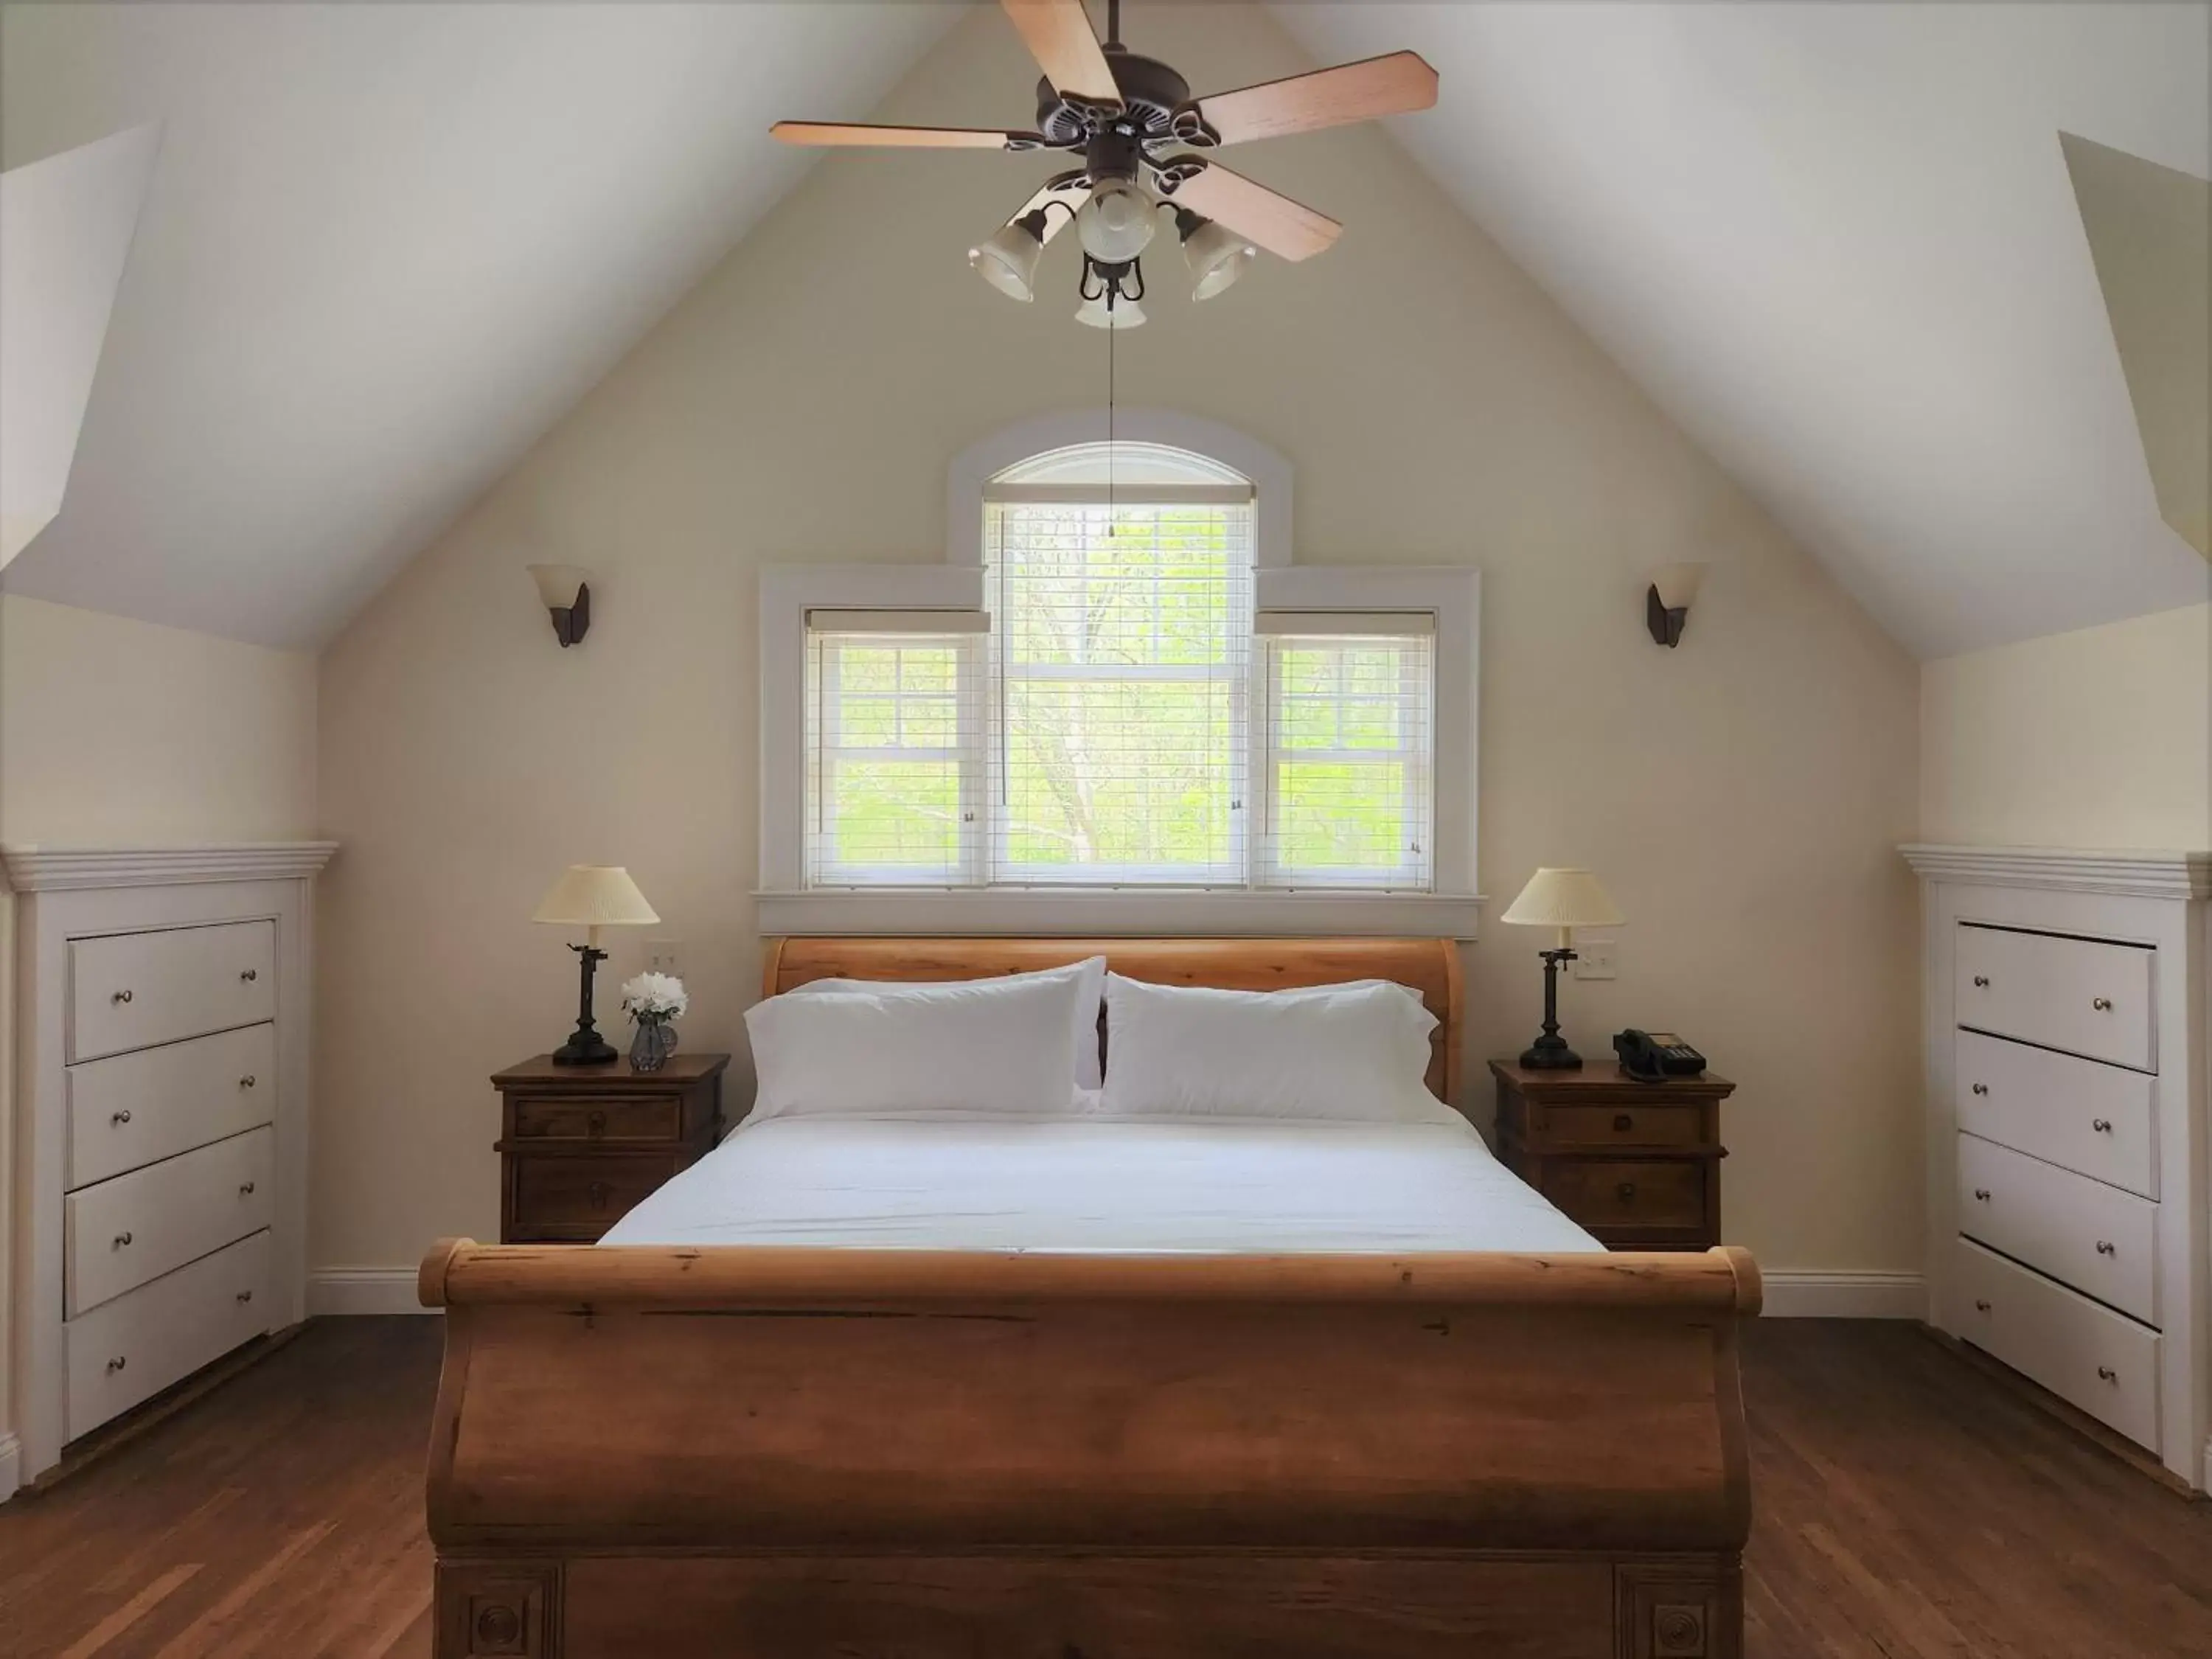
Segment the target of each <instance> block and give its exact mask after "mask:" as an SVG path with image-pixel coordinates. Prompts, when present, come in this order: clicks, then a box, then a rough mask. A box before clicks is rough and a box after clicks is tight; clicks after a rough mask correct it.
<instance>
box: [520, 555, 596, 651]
mask: <svg viewBox="0 0 2212 1659" xmlns="http://www.w3.org/2000/svg"><path fill="white" fill-rule="evenodd" d="M526 568H527V569H528V570H529V572H530V574H531V577H532V580H534V581H536V582H537V584H538V598H539V599H541V600H543V601H544V605H545V608H546V609H547V610H548V611H551V612H552V613H553V637H554V638H556V639H557V640H559V641H561V648H562V650H564V651H565V650H567V649H568V647H570V646H572V645H574V644H575V642H576V641H578V640H580V639H582V638H583V637H584V635H585V634H586V632H587V631H589V629H590V628H591V626H592V589H591V586H590V584H589V583H587V582H586V580H584V578H585V577H586V575H587V574H589V573H588V572H586V570H585V569H584V568H583V567H582V566H581V565H574V564H533V565H529V566H526Z"/></svg>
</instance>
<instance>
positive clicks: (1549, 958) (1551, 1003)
mask: <svg viewBox="0 0 2212 1659" xmlns="http://www.w3.org/2000/svg"><path fill="white" fill-rule="evenodd" d="M1538 954H1539V955H1540V956H1541V957H1543V958H1544V1034H1543V1035H1542V1036H1540V1037H1538V1038H1537V1039H1536V1040H1535V1041H1534V1042H1532V1043H1530V1044H1529V1045H1528V1048H1525V1049H1523V1050H1522V1054H1521V1064H1522V1066H1526V1067H1527V1068H1528V1070H1529V1071H1532V1072H1579V1071H1581V1070H1582V1068H1583V1057H1582V1056H1581V1055H1580V1054H1577V1053H1576V1052H1575V1051H1574V1050H1573V1049H1571V1048H1569V1047H1567V1040H1566V1038H1565V1037H1563V1036H1560V1035H1559V964H1560V963H1563V962H1572V961H1574V960H1575V953H1574V952H1573V951H1570V950H1568V949H1566V948H1565V946H1562V947H1561V948H1559V950H1556V951H1539V952H1538Z"/></svg>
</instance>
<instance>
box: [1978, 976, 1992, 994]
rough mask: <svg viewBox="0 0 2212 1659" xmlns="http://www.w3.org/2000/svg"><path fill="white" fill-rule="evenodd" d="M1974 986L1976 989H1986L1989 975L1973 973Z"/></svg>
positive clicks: (1988, 983) (1988, 984)
mask: <svg viewBox="0 0 2212 1659" xmlns="http://www.w3.org/2000/svg"><path fill="white" fill-rule="evenodd" d="M1974 988H1975V989H1976V990H1978V991H1986V990H1988V989H1989V988H1990V976H1989V975H1987V974H1976V975H1974Z"/></svg>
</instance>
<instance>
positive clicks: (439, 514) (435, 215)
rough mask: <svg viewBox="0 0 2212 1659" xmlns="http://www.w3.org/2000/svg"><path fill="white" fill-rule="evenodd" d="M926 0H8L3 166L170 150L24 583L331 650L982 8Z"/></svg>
mask: <svg viewBox="0 0 2212 1659" xmlns="http://www.w3.org/2000/svg"><path fill="white" fill-rule="evenodd" d="M957 11H958V8H957V6H943V5H925V4H916V3H905V0H901V3H890V4H883V5H863V4H859V3H839V4H836V5H823V4H819V3H812V4H809V3H795V4H783V5H777V4H765V3H746V4H706V5H690V6H680V5H679V6H626V5H604V6H601V5H550V4H549V5H531V6H525V5H485V6H471V5H352V6H344V5H317V6H285V5H236V6H196V5H137V4H125V5H111V6H91V5H67V6H49V5H42V6H14V5H11V6H9V7H7V8H6V9H5V10H4V12H0V165H4V166H6V167H18V166H21V165H22V164H24V163H26V162H29V161H38V160H41V159H43V158H44V157H46V156H48V155H53V154H54V153H56V152H58V151H60V150H64V149H70V148H71V147H73V146H76V145H78V144H82V143H88V142H89V141H91V140H93V139H96V138H100V137H105V136H106V135H107V134H109V133H112V132H115V131H119V130H121V129H123V128H125V127H131V126H135V125H138V124H140V123H142V122H149V121H161V122H163V123H165V124H166V128H165V134H166V136H165V141H164V144H163V148H162V153H161V158H160V160H159V161H158V162H157V164H156V167H155V176H154V181H153V185H152V188H151V191H150V192H149V197H148V199H147V204H146V208H145V212H144V215H143V217H142V219H141V221H140V223H139V227H138V233H137V241H136V243H135V245H134V246H133V249H132V253H131V263H130V265H129V267H128V269H127V270H126V271H125V276H124V279H123V284H122V289H121V291H120V293H119V294H118V296H117V299H116V304H115V310H114V315H113V319H112V323H111V325H110V328H109V331H108V336H107V341H106V349H105V350H104V353H103V355H102V358H101V364H100V374H99V377H98V380H97V381H96V382H95V385H94V391H93V396H92V402H91V406H90V409H89V410H88V413H87V416H86V419H85V424H84V432H83V437H82V442H81V445H80V447H79V449H78V453H77V457H76V465H75V468H74V470H73V471H72V473H71V475H70V488H69V493H68V496H67V500H66V503H65V505H64V508H63V512H62V514H61V517H60V518H59V519H58V520H57V521H56V522H55V523H53V524H52V525H50V526H48V527H47V528H46V531H45V532H43V533H41V534H40V536H39V538H37V539H36V540H35V541H33V543H32V544H30V546H29V547H28V548H27V549H26V550H24V551H23V553H22V554H21V556H19V557H18V558H17V559H16V560H15V563H14V564H12V565H11V566H9V568H8V570H7V572H6V577H5V586H6V587H7V588H8V590H9V591H10V592H26V593H31V594H34V595H36V596H38V597H40V598H44V599H56V600H59V601H62V602H64V603H70V604H77V605H87V606H89V607H94V608H97V609H100V610H104V611H121V612H124V613H126V614H130V615H134V616H139V617H146V618H148V619H149V620H153V621H158V622H164V623H173V624H175V625H177V626H180V627H185V628H196V629H204V630H206V631H209V632H213V633H218V634H224V635H231V636H233V637H235V638H241V639H248V640H254V641H260V642H263V643H265V644H271V645H286V646H303V645H313V644H315V643H318V642H319V641H322V640H324V639H326V638H328V637H329V636H330V635H331V634H332V633H333V632H335V631H336V630H337V629H338V628H339V627H340V626H342V625H343V623H344V622H345V620H346V619H347V617H349V616H350V615H351V614H352V613H353V611H354V610H355V609H356V607H357V606H358V605H360V604H361V603H362V600H364V599H366V598H367V597H368V595H369V594H371V593H373V592H374V591H375V590H376V589H377V587H379V586H380V585H381V584H382V583H383V582H384V581H385V580H386V579H387V578H389V577H390V576H391V574H392V573H393V571H395V570H396V569H398V568H399V566H400V565H402V564H404V562H406V560H407V559H408V558H409V557H410V556H412V555H413V554H415V553H416V552H417V551H419V550H421V548H422V545H423V544H425V542H427V541H428V539H429V538H431V537H432V536H433V535H435V533H436V532H437V531H438V529H439V528H440V527H441V526H443V525H444V524H445V523H446V522H447V520H450V519H451V518H452V517H453V514H455V513H457V512H458V511H459V509H460V508H461V507H464V506H465V504H466V503H467V502H468V501H470V500H471V499H472V498H473V497H474V496H475V495H477V494H478V493H479V492H480V491H481V490H483V489H484V488H485V487H486V486H487V485H488V484H489V483H490V482H491V481H492V480H493V479H494V478H495V477H498V476H499V474H500V473H501V471H503V470H504V469H505V468H506V467H507V466H508V465H511V464H512V463H513V460H514V459H516V458H518V457H519V456H520V454H521V453H523V452H524V451H525V450H526V448H527V447H529V445H530V443H531V442H532V441H533V440H534V439H535V438H536V437H537V436H538V435H539V434H540V433H542V432H543V431H544V429H545V428H547V427H548V426H550V424H551V423H552V422H554V421H555V420H556V419H557V418H558V417H559V416H561V415H562V413H563V412H565V411H566V410H568V408H570V407H571V406H572V405H573V404H574V403H575V401H576V400H577V399H578V398H580V397H581V396H582V395H583V394H584V392H586V390H588V389H589V388H590V386H592V384H593V383H594V382H595V381H596V380H598V379H599V376H600V375H601V374H604V373H605V371H606V370H607V369H608V368H611V366H612V365H613V364H614V363H615V362H617V361H618V360H619V359H620V357H621V356H622V355H623V352H624V351H625V350H626V349H628V348H629V345H630V344H631V343H633V342H634V341H635V339H636V338H637V337H639V336H640V335H641V333H642V332H643V331H645V330H646V329H647V327H648V326H649V325H651V324H652V323H653V321H654V320H656V319H658V318H659V317H660V316H661V315H662V314H663V313H665V311H666V310H667V309H668V307H670V306H671V304H672V303H673V302H674V301H676V300H677V299H678V297H679V296H680V295H682V294H683V293H684V291H685V290H686V289H689V288H690V286H691V285H692V284H693V283H695V282H696V281H697V280H698V279H699V277H700V276H702V275H704V274H705V272H706V271H707V270H708V269H709V268H711V266H712V265H713V264H714V261H715V259H716V258H719V257H720V254H721V253H722V252H724V251H725V250H726V249H727V248H728V247H730V246H732V244H733V243H734V242H735V241H736V240H738V238H739V237H740V236H742V235H743V234H744V231H745V230H746V228H748V227H749V226H750V224H751V223H752V222H754V220H755V219H757V217H758V216H760V214H761V213H762V212H763V211H764V210H766V209H767V208H768V206H769V204H771V203H773V202H774V201H775V198H776V197H778V196H779V195H780V194H781V192H782V191H784V190H785V189H786V188H787V187H788V186H789V185H790V184H791V182H792V181H793V179H795V178H797V177H798V176H799V173H800V172H801V171H802V169H803V167H804V165H805V159H804V158H803V157H802V156H800V155H798V154H796V153H794V152H793V151H790V150H787V149H784V148H783V147H781V145H777V144H775V143H770V142H769V139H768V138H767V136H766V133H767V128H768V125H769V121H770V119H771V118H774V117H775V116H776V115H784V114H789V113H791V112H792V109H793V102H792V100H793V97H794V96H798V95H801V94H803V95H804V97H805V99H806V100H809V101H811V100H819V102H818V107H821V108H825V109H831V110H847V109H866V108H867V107H869V106H870V105H872V103H874V102H875V101H876V100H878V98H879V97H880V96H881V95H882V94H884V92H885V91H887V90H888V89H889V88H890V85H891V83H892V82H893V81H895V80H896V78H897V76H899V75H900V74H902V72H904V71H905V70H907V69H908V67H909V66H910V65H911V64H913V63H914V61H915V58H917V57H919V56H920V55H921V52H923V51H924V50H925V49H926V48H927V46H928V45H929V44H930V43H931V42H932V41H933V40H935V39H936V38H937V36H938V35H939V33H941V32H942V30H943V29H944V28H945V27H946V26H947V25H948V24H949V23H950V22H951V21H952V19H953V18H954V17H955V16H956V15H957Z"/></svg>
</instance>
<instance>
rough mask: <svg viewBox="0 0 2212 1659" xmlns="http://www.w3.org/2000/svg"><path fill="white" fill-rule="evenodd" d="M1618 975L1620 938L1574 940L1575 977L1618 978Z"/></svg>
mask: <svg viewBox="0 0 2212 1659" xmlns="http://www.w3.org/2000/svg"><path fill="white" fill-rule="evenodd" d="M1575 977H1576V978H1577V979H1618V978H1619V977H1620V940H1618V939H1577V940H1576V941H1575Z"/></svg>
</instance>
